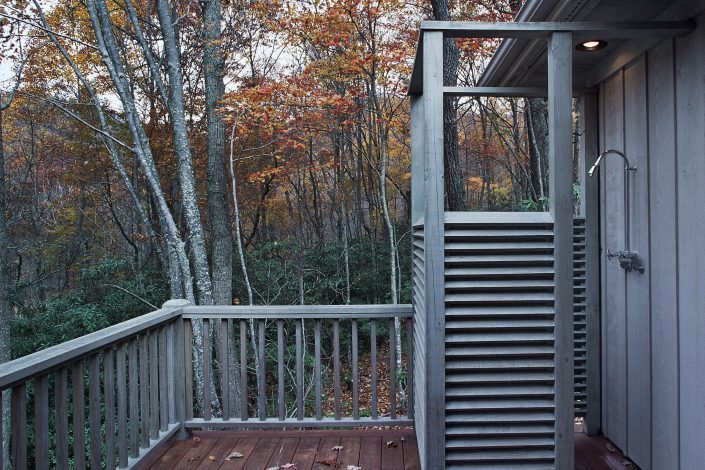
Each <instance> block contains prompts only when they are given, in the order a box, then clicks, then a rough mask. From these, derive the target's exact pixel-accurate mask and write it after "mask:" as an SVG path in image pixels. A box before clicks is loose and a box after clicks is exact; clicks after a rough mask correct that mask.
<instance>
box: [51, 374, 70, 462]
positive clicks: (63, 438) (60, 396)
mask: <svg viewBox="0 0 705 470" xmlns="http://www.w3.org/2000/svg"><path fill="white" fill-rule="evenodd" d="M68 375H69V371H68V369H66V368H65V367H62V368H61V369H59V370H57V371H56V374H55V375H54V378H55V380H56V383H55V385H54V390H55V392H54V393H56V400H55V401H56V403H55V407H56V409H55V416H56V468H68V466H69V392H68Z"/></svg>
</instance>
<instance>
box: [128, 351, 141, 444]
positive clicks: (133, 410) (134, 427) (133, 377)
mask: <svg viewBox="0 0 705 470" xmlns="http://www.w3.org/2000/svg"><path fill="white" fill-rule="evenodd" d="M128 356H129V367H130V371H129V379H130V385H129V386H130V457H137V456H138V455H139V449H138V447H139V425H140V419H139V410H140V409H139V398H138V397H139V382H138V380H137V377H138V374H139V370H138V367H139V366H138V363H139V359H138V357H137V338H132V339H130V345H129V349H128Z"/></svg>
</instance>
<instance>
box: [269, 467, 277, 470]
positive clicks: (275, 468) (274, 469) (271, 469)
mask: <svg viewBox="0 0 705 470" xmlns="http://www.w3.org/2000/svg"><path fill="white" fill-rule="evenodd" d="M267 470H279V467H269V468H268V469H267Z"/></svg>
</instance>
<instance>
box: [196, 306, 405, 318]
mask: <svg viewBox="0 0 705 470" xmlns="http://www.w3.org/2000/svg"><path fill="white" fill-rule="evenodd" d="M412 314H413V313H412V309H411V304H398V305H254V306H250V305H210V306H187V307H184V309H183V316H184V318H204V317H206V318H235V319H242V320H247V319H263V320H264V319H278V320H281V319H292V320H294V319H299V318H303V319H325V318H329V319H338V320H344V319H355V318H394V317H400V318H405V317H411V316H412Z"/></svg>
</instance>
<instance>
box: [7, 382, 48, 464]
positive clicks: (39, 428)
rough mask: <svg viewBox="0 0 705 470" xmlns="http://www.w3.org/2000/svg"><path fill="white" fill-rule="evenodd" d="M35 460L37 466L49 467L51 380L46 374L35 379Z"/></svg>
mask: <svg viewBox="0 0 705 470" xmlns="http://www.w3.org/2000/svg"><path fill="white" fill-rule="evenodd" d="M34 461H35V467H36V468H49V380H48V377H47V376H46V375H42V376H39V377H37V378H36V379H35V380H34ZM1 464H2V462H0V465H1Z"/></svg>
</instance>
